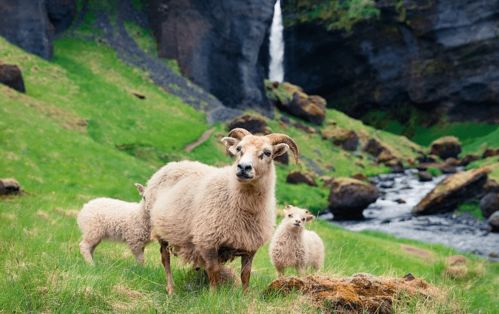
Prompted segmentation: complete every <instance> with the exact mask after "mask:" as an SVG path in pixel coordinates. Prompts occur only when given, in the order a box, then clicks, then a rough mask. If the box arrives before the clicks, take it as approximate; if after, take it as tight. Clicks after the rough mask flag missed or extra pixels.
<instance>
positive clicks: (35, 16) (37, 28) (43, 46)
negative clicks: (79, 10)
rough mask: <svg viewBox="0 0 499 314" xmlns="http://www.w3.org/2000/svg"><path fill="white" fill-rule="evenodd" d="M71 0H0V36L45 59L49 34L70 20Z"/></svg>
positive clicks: (49, 53) (73, 6) (48, 54)
mask: <svg viewBox="0 0 499 314" xmlns="http://www.w3.org/2000/svg"><path fill="white" fill-rule="evenodd" d="M75 14H76V2H75V0H47V1H44V0H0V16H1V18H0V36H3V37H5V38H6V39H7V40H8V41H10V42H11V43H13V44H16V45H18V46H19V47H21V48H23V49H24V50H26V51H29V52H31V53H33V54H36V55H39V56H40V57H42V58H45V59H49V58H50V57H51V56H52V38H53V36H54V34H55V33H58V32H60V31H63V30H64V29H66V28H67V27H69V25H70V24H71V21H72V19H73V18H74V15H75Z"/></svg>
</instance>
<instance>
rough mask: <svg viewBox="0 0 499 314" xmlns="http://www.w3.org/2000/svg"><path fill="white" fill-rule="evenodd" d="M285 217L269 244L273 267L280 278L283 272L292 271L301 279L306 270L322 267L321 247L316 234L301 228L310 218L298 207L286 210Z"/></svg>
mask: <svg viewBox="0 0 499 314" xmlns="http://www.w3.org/2000/svg"><path fill="white" fill-rule="evenodd" d="M285 213H286V216H285V218H284V219H283V221H282V222H281V224H280V225H279V226H278V227H277V229H276V231H275V233H274V236H273V237H272V241H271V242H270V247H269V255H270V258H271V260H272V264H273V265H274V267H275V268H276V269H277V272H278V273H279V275H283V273H284V270H285V269H286V268H294V269H296V270H297V271H298V273H299V274H300V275H302V274H303V273H304V271H305V270H306V269H307V268H312V269H314V270H315V271H317V270H319V269H320V268H321V267H322V265H323V264H324V244H323V242H322V240H321V238H320V237H319V236H318V235H317V233H315V232H314V231H310V230H306V229H305V228H304V224H305V222H306V221H307V220H311V219H312V218H310V217H313V216H311V214H310V213H309V212H308V211H307V210H305V209H301V208H298V207H289V208H287V209H286V210H285ZM289 215H291V216H289ZM297 225H298V226H297Z"/></svg>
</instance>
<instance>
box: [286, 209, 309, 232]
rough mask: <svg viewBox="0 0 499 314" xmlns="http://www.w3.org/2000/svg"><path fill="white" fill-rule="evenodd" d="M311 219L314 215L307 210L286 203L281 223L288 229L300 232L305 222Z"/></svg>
mask: <svg viewBox="0 0 499 314" xmlns="http://www.w3.org/2000/svg"><path fill="white" fill-rule="evenodd" d="M313 219H314V215H312V214H311V213H310V212H309V211H308V210H306V209H303V208H299V207H295V206H289V205H288V206H286V208H284V219H283V220H282V224H284V225H285V226H286V228H287V229H288V230H291V231H293V232H300V231H301V230H303V227H304V225H305V223H307V222H309V221H312V220H313Z"/></svg>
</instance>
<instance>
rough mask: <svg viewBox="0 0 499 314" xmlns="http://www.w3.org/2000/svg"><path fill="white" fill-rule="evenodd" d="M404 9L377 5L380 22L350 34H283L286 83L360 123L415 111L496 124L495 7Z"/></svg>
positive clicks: (415, 4) (303, 28) (472, 1)
mask: <svg viewBox="0 0 499 314" xmlns="http://www.w3.org/2000/svg"><path fill="white" fill-rule="evenodd" d="M403 3H404V7H403V9H400V8H399V9H397V8H396V1H377V6H378V8H379V9H380V12H381V14H380V18H379V19H375V20H371V21H367V22H362V23H360V24H357V25H356V26H354V28H353V30H352V32H350V33H348V32H346V31H341V30H327V29H326V28H325V27H324V26H323V25H321V24H320V23H313V22H308V23H304V24H295V25H293V26H290V27H287V28H286V29H285V34H284V36H285V44H286V51H285V70H286V71H285V73H286V77H285V79H286V80H288V81H290V82H292V83H295V84H297V85H300V86H303V88H304V89H305V91H306V92H309V93H313V94H319V95H321V96H324V97H326V98H327V99H328V104H329V105H331V106H336V107H339V108H341V109H343V110H344V111H346V112H347V113H349V114H352V115H354V116H357V117H359V116H362V115H363V114H365V113H366V112H367V111H368V110H370V109H373V108H378V109H379V108H380V109H386V110H392V111H394V110H395V111H396V110H399V111H400V108H409V107H414V108H417V109H421V110H423V111H425V112H430V113H435V114H436V115H435V116H438V115H446V116H448V118H449V119H450V120H478V121H488V122H499V0H428V1H415V0H406V1H404V2H403ZM285 5H286V2H285ZM289 9H290V8H289V7H288V8H287V9H286V7H284V14H285V15H286V12H289V11H290V10H289ZM285 18H286V16H285Z"/></svg>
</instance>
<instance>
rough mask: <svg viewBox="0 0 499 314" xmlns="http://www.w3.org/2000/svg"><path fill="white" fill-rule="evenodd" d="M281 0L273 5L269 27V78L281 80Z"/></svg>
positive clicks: (282, 77)
mask: <svg viewBox="0 0 499 314" xmlns="http://www.w3.org/2000/svg"><path fill="white" fill-rule="evenodd" d="M282 31H283V27H282V14H281V1H280V0H277V2H276V3H275V6H274V17H273V18H272V26H271V28H270V39H269V41H270V45H269V46H270V48H269V53H270V65H269V79H270V80H271V81H276V82H282V81H283V79H284V64H283V63H284V39H283V35H282Z"/></svg>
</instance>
